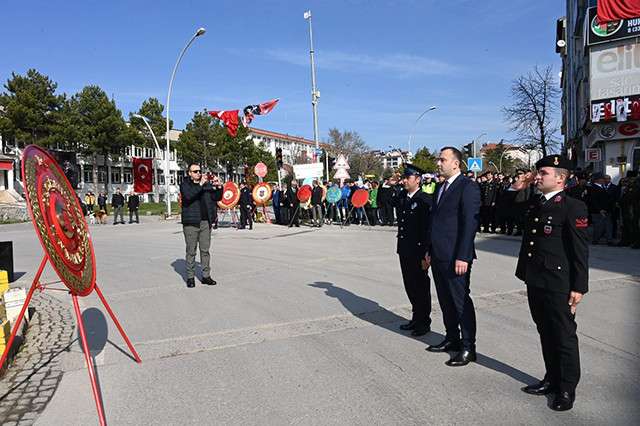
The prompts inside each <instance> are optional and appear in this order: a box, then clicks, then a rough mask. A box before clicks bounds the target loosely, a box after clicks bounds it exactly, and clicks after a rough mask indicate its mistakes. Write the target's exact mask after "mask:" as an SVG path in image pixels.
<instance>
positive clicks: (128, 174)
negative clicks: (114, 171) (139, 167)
mask: <svg viewBox="0 0 640 426" xmlns="http://www.w3.org/2000/svg"><path fill="white" fill-rule="evenodd" d="M132 182H133V178H132V176H131V167H125V168H124V183H132Z"/></svg>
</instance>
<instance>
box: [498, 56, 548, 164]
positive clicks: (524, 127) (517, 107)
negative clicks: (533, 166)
mask: <svg viewBox="0 0 640 426" xmlns="http://www.w3.org/2000/svg"><path fill="white" fill-rule="evenodd" d="M511 97H512V98H513V104H512V105H511V106H508V107H503V108H502V112H503V114H504V116H505V120H506V121H507V122H508V123H509V124H510V125H511V131H512V132H514V133H516V135H517V139H518V140H519V141H521V142H523V143H524V144H526V145H528V146H529V147H530V148H535V147H540V149H541V150H542V153H543V155H547V151H548V150H549V149H551V148H554V147H556V146H557V144H558V140H557V139H555V135H556V133H557V131H558V127H557V125H556V123H555V121H554V119H553V115H554V113H555V112H556V111H557V107H558V105H557V101H558V98H559V97H560V88H559V87H558V84H557V83H556V81H555V79H554V78H553V70H552V68H551V66H547V67H545V68H543V69H539V68H538V67H537V66H536V67H535V68H534V69H533V71H531V72H529V73H527V75H522V76H520V77H518V78H517V79H515V80H514V81H513V85H512V86H511Z"/></svg>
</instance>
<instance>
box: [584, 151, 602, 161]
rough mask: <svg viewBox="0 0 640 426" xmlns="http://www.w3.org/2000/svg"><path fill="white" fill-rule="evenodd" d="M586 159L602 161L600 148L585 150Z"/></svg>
mask: <svg viewBox="0 0 640 426" xmlns="http://www.w3.org/2000/svg"><path fill="white" fill-rule="evenodd" d="M584 161H587V162H588V161H602V151H601V150H600V148H587V149H585V150H584Z"/></svg>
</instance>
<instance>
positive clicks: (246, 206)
mask: <svg viewBox="0 0 640 426" xmlns="http://www.w3.org/2000/svg"><path fill="white" fill-rule="evenodd" d="M251 194H252V193H251V189H249V187H247V186H245V187H244V188H242V189H240V201H239V204H240V228H239V229H245V228H246V227H247V225H249V229H253V212H252V205H253V196H252V195H251Z"/></svg>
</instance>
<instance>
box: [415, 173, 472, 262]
mask: <svg viewBox="0 0 640 426" xmlns="http://www.w3.org/2000/svg"><path fill="white" fill-rule="evenodd" d="M439 192H440V188H438V191H437V192H436V193H435V194H434V203H433V210H432V212H431V215H430V220H429V229H430V232H429V241H428V250H427V252H428V253H429V254H430V256H431V259H432V260H435V261H441V262H442V261H447V262H454V261H455V260H462V261H464V262H468V263H470V264H471V263H472V262H473V259H475V258H476V250H475V246H474V243H473V240H474V239H475V236H476V231H477V229H478V220H479V219H478V216H479V214H480V188H479V186H478V185H476V184H474V182H473V181H471V180H470V179H469V178H467V177H465V176H462V175H459V176H458V177H457V178H456V179H455V180H454V181H453V183H452V184H451V185H449V188H447V190H446V191H445V192H444V193H443V194H442V197H441V198H440V202H439V203H438V202H437V200H438V193H439Z"/></svg>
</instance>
